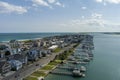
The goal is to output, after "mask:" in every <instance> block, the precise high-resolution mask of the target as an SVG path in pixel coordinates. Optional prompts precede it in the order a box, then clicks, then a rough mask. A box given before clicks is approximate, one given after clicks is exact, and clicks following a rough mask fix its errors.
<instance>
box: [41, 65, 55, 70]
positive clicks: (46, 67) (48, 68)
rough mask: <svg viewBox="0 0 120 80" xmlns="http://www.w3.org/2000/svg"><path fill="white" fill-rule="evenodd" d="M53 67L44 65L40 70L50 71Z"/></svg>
mask: <svg viewBox="0 0 120 80" xmlns="http://www.w3.org/2000/svg"><path fill="white" fill-rule="evenodd" d="M53 67H54V66H53V65H46V66H44V67H43V68H42V69H41V70H51V69H52V68H53Z"/></svg>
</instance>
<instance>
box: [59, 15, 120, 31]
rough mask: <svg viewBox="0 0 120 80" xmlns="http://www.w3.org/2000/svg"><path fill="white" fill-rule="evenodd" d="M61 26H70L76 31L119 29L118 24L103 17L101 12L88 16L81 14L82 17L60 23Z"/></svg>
mask: <svg viewBox="0 0 120 80" xmlns="http://www.w3.org/2000/svg"><path fill="white" fill-rule="evenodd" d="M61 26H64V27H69V28H72V29H73V30H74V31H75V30H76V31H78V32H80V31H81V32H84V31H85V32H102V31H119V30H120V26H119V25H116V24H113V23H111V22H109V21H108V20H105V19H103V15H102V14H98V13H93V14H91V16H90V17H89V18H85V17H84V16H83V18H82V19H74V20H71V21H68V22H65V23H64V24H63V23H62V24H61Z"/></svg>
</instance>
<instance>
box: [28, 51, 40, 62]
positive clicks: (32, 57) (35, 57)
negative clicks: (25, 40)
mask: <svg viewBox="0 0 120 80" xmlns="http://www.w3.org/2000/svg"><path fill="white" fill-rule="evenodd" d="M27 55H28V60H30V61H36V60H38V58H39V56H38V51H37V50H30V51H28V53H27Z"/></svg>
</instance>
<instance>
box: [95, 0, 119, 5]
mask: <svg viewBox="0 0 120 80" xmlns="http://www.w3.org/2000/svg"><path fill="white" fill-rule="evenodd" d="M96 2H99V3H103V4H104V5H106V4H107V3H114V4H120V0H96Z"/></svg>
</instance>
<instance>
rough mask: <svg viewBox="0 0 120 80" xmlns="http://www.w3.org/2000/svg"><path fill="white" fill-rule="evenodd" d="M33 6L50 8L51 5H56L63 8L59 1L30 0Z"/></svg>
mask: <svg viewBox="0 0 120 80" xmlns="http://www.w3.org/2000/svg"><path fill="white" fill-rule="evenodd" d="M32 2H33V6H39V5H40V6H46V7H49V8H52V6H53V5H57V6H60V7H64V5H63V4H62V3H60V2H59V0H46V1H45V0H32Z"/></svg>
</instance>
